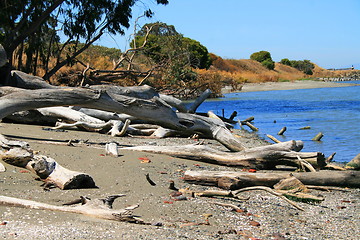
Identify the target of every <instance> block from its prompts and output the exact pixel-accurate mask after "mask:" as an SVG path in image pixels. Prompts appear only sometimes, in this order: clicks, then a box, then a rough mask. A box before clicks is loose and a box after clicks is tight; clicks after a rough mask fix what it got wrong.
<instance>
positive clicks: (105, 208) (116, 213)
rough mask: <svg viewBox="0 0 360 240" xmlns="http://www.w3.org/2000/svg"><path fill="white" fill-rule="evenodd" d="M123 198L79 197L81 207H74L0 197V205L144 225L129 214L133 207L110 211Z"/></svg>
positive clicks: (115, 196)
mask: <svg viewBox="0 0 360 240" xmlns="http://www.w3.org/2000/svg"><path fill="white" fill-rule="evenodd" d="M123 196H125V195H123V194H119V195H112V196H109V197H107V198H102V199H94V200H91V199H89V198H87V197H81V199H80V200H79V201H77V202H79V203H81V205H77V206H74V207H73V206H55V205H50V204H46V203H40V202H35V201H31V200H25V199H19V198H13V197H7V196H0V205H2V206H15V207H22V208H30V209H39V210H50V211H60V212H69V213H77V214H83V215H87V216H91V217H95V218H100V219H107V220H114V221H120V222H131V223H140V224H145V223H144V221H143V220H142V219H140V218H137V217H135V216H134V215H133V214H131V210H133V209H134V207H130V208H125V209H119V210H113V209H112V204H113V202H114V200H115V199H116V198H118V197H123Z"/></svg>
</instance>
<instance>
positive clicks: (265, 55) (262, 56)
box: [250, 51, 272, 63]
mask: <svg viewBox="0 0 360 240" xmlns="http://www.w3.org/2000/svg"><path fill="white" fill-rule="evenodd" d="M250 59H252V60H255V61H258V62H261V63H262V62H263V61H265V60H267V59H270V60H271V61H272V58H271V54H270V53H269V52H268V51H260V52H255V53H253V54H251V55H250Z"/></svg>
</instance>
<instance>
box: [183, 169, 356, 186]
mask: <svg viewBox="0 0 360 240" xmlns="http://www.w3.org/2000/svg"><path fill="white" fill-rule="evenodd" d="M292 174H293V176H294V177H296V178H297V179H299V180H300V181H301V182H302V183H303V184H305V185H316V186H338V187H353V188H358V187H360V181H359V179H360V172H359V171H326V170H324V171H319V172H294V173H292ZM288 176H289V173H287V172H266V173H262V172H256V173H249V172H232V171H186V172H185V175H184V180H185V181H186V182H189V183H195V184H201V185H208V186H217V187H220V188H223V189H231V190H234V189H240V188H243V187H251V186H267V187H272V186H273V185H275V184H276V183H278V182H279V181H280V180H282V179H285V178H287V177H288Z"/></svg>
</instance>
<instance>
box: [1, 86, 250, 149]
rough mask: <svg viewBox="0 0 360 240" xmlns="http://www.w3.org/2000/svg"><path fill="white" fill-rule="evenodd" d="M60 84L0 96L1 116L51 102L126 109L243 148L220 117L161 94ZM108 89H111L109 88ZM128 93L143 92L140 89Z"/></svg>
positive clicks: (124, 111) (232, 146)
mask: <svg viewBox="0 0 360 240" xmlns="http://www.w3.org/2000/svg"><path fill="white" fill-rule="evenodd" d="M98 89H99V90H93V89H87V88H57V89H40V90H19V91H16V92H13V93H11V94H8V95H5V96H3V97H1V98H0V118H3V117H5V116H7V115H9V114H11V113H13V112H17V111H23V110H29V109H34V108H41V107H50V106H67V105H79V106H84V107H89V108H94V109H100V110H105V111H111V112H118V113H125V114H129V115H132V116H135V117H136V118H140V119H144V120H148V121H150V122H155V123H157V124H159V125H161V126H163V127H165V128H170V129H174V130H181V131H184V132H185V133H201V134H202V136H203V137H208V138H214V139H217V140H218V141H219V142H221V143H222V144H223V145H224V146H226V147H227V148H229V149H230V150H232V151H240V150H243V149H244V148H243V146H242V145H241V143H240V142H239V141H238V140H237V139H236V138H235V137H234V136H233V135H232V134H231V132H230V131H229V130H228V129H227V128H226V126H225V124H224V123H223V122H222V121H220V120H217V119H210V118H208V117H202V116H197V115H195V114H189V113H180V112H175V111H173V109H172V108H171V107H170V106H169V105H167V104H166V103H165V102H163V101H162V100H161V99H160V98H157V97H154V98H152V99H150V100H149V99H140V98H134V97H129V96H125V95H120V94H119V91H120V90H119V89H117V90H118V91H115V90H114V89H111V88H105V87H101V88H100V87H98ZM108 91H109V92H108ZM125 92H126V93H127V94H128V95H141V94H140V93H139V92H135V93H132V94H130V93H128V92H127V91H125Z"/></svg>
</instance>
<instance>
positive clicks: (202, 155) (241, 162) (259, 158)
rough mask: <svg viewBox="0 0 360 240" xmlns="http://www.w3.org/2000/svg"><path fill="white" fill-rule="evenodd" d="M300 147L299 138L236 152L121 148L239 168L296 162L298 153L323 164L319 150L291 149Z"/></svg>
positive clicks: (201, 148) (199, 148) (190, 147)
mask: <svg viewBox="0 0 360 240" xmlns="http://www.w3.org/2000/svg"><path fill="white" fill-rule="evenodd" d="M301 148H302V142H300V141H289V142H284V143H280V144H274V145H267V146H262V147H256V148H251V149H246V150H243V151H240V152H224V151H220V150H216V149H213V148H210V147H208V146H205V145H185V146H135V147H125V148H123V149H127V150H133V151H144V152H151V153H161V154H167V155H171V156H176V157H181V158H188V159H194V160H199V161H204V162H209V163H214V164H220V165H227V166H236V167H241V168H256V169H274V168H275V167H276V166H277V165H290V166H299V160H298V156H300V157H301V159H306V160H307V161H308V162H311V163H312V164H313V165H314V166H316V167H322V166H325V165H326V164H325V158H324V156H323V154H321V153H318V152H314V153H311V152H310V153H309V152H295V151H294V150H299V149H301Z"/></svg>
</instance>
